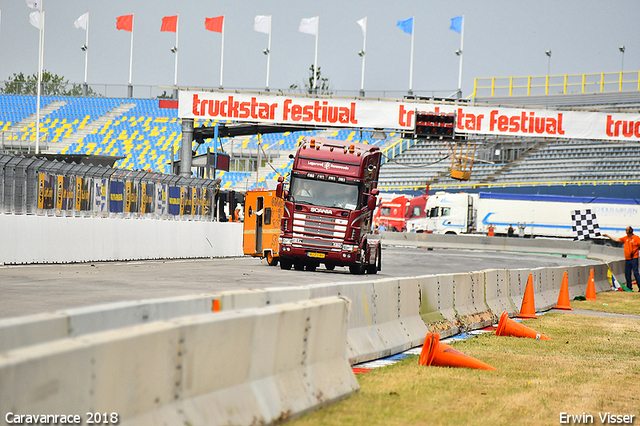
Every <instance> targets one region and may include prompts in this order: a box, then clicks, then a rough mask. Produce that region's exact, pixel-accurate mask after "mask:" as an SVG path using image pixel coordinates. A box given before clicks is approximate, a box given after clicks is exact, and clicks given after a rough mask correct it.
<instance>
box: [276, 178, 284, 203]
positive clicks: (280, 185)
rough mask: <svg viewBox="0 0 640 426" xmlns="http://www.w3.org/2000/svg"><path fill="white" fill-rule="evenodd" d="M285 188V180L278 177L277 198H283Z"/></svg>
mask: <svg viewBox="0 0 640 426" xmlns="http://www.w3.org/2000/svg"><path fill="white" fill-rule="evenodd" d="M283 187H284V178H283V177H282V176H278V185H277V186H276V197H278V198H282V192H283Z"/></svg>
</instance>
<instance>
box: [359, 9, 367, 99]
mask: <svg viewBox="0 0 640 426" xmlns="http://www.w3.org/2000/svg"><path fill="white" fill-rule="evenodd" d="M364 23H365V24H364V25H365V30H364V41H363V42H362V77H361V79H360V96H364V61H365V58H366V56H367V30H366V28H367V16H366V15H365V17H364Z"/></svg>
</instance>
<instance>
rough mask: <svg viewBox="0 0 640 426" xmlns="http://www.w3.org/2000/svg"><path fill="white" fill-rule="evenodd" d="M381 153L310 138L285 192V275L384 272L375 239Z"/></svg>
mask: <svg viewBox="0 0 640 426" xmlns="http://www.w3.org/2000/svg"><path fill="white" fill-rule="evenodd" d="M380 158H381V154H380V149H379V148H378V147H377V146H372V145H366V144H360V143H350V142H344V141H339V140H334V139H325V138H315V137H308V136H307V137H305V138H304V139H303V141H302V144H301V145H300V147H299V148H298V150H297V152H296V155H295V159H294V162H293V167H292V170H291V180H290V182H289V185H288V188H287V189H285V182H284V179H283V178H282V177H280V178H278V187H277V189H276V196H279V197H282V198H284V200H285V203H284V212H283V216H282V222H281V233H280V240H279V253H280V267H281V268H282V269H291V267H292V266H293V267H294V268H295V269H296V270H303V269H307V270H310V271H313V270H315V269H316V268H317V267H318V266H319V265H320V264H324V266H325V267H326V268H327V269H328V270H333V269H334V268H335V267H336V266H346V267H348V268H349V271H350V272H351V273H352V274H362V273H364V272H367V273H368V274H375V273H377V272H378V271H379V270H380V267H381V262H382V250H381V245H380V240H379V239H373V238H371V223H372V219H373V211H374V209H375V207H376V202H377V199H376V196H377V195H378V189H377V185H378V175H379V173H380Z"/></svg>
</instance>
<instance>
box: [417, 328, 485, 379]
mask: <svg viewBox="0 0 640 426" xmlns="http://www.w3.org/2000/svg"><path fill="white" fill-rule="evenodd" d="M420 365H434V366H438V367H459V368H476V369H478V370H491V371H496V369H495V368H494V367H492V366H490V365H489V364H485V363H484V362H482V361H478V360H477V359H475V358H473V357H470V356H468V355H465V354H463V353H462V352H459V351H457V350H455V349H453V348H452V347H451V346H449V345H447V344H446V343H440V335H439V334H438V333H427V338H426V339H425V340H424V345H422V352H421V353H420Z"/></svg>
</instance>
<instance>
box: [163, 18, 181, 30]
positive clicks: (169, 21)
mask: <svg viewBox="0 0 640 426" xmlns="http://www.w3.org/2000/svg"><path fill="white" fill-rule="evenodd" d="M177 28H178V15H175V16H165V17H164V18H162V27H160V31H168V32H171V33H175V32H176V29H177Z"/></svg>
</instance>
